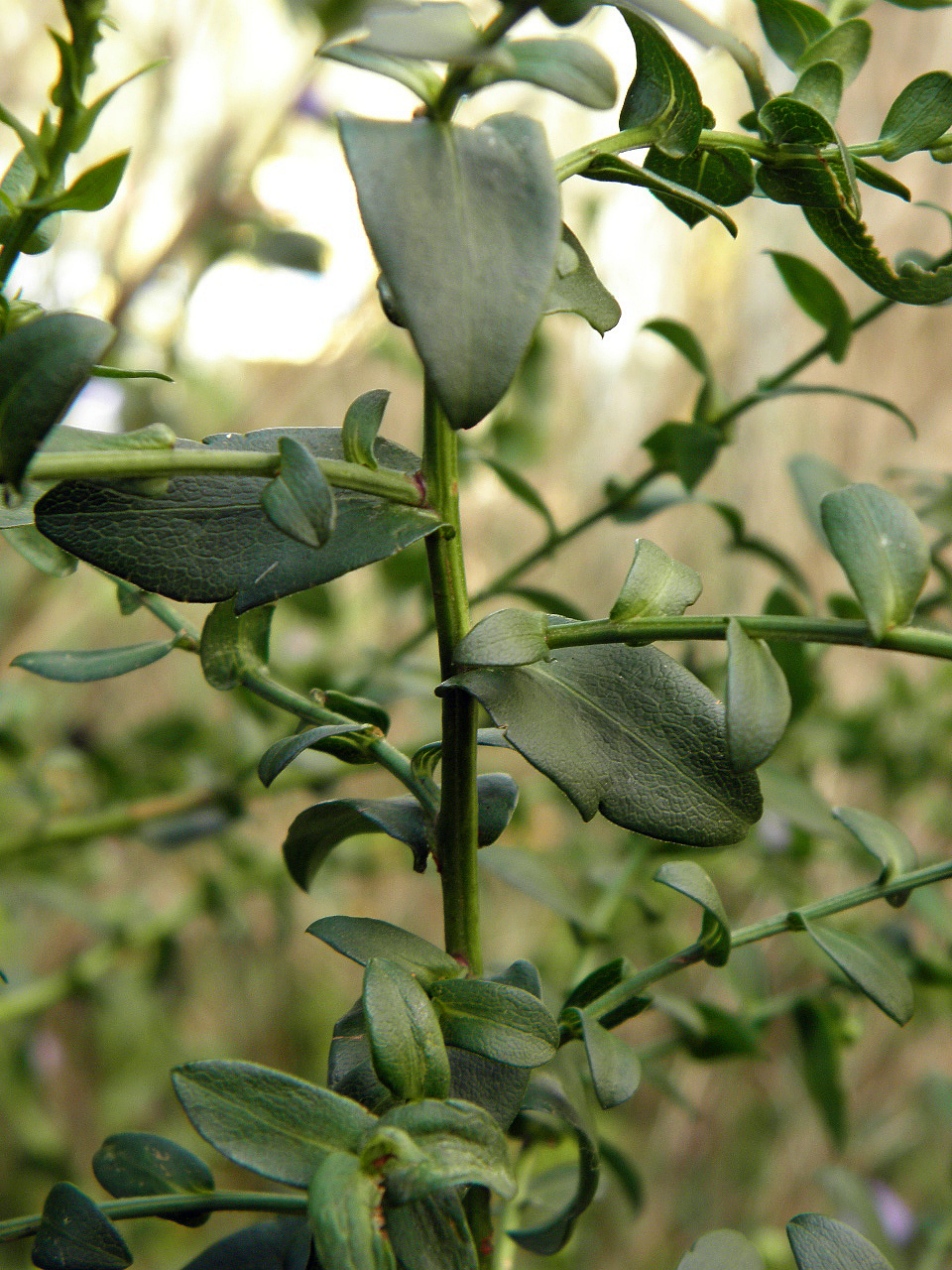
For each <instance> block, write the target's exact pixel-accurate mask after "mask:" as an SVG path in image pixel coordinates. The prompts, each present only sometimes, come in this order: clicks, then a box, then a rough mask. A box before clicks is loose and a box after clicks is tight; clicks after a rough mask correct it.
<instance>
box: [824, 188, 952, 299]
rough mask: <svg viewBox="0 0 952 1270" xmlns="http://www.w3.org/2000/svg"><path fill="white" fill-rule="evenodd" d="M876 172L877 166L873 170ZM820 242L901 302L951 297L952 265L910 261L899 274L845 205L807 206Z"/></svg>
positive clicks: (864, 278) (869, 282) (876, 287)
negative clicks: (927, 266) (924, 265)
mask: <svg viewBox="0 0 952 1270" xmlns="http://www.w3.org/2000/svg"><path fill="white" fill-rule="evenodd" d="M870 170H871V171H875V169H870ZM803 214H804V216H805V217H806V218H807V223H808V224H809V226H810V228H811V229H812V230H813V232H814V233H815V234H816V236H817V238H819V240H820V242H821V243H823V245H824V246H825V247H827V248H829V250H830V251H832V253H833V255H834V256H836V257H837V258H838V259H840V260H842V262H843V264H844V265H846V267H847V269H851V270H852V271H853V273H855V274H856V276H857V277H858V278H861V279H862V281H863V282H865V283H866V285H867V286H868V287H872V289H873V290H874V291H878V292H879V294H880V295H883V296H885V297H886V298H887V299H889V300H895V301H896V302H897V303H899V304H941V303H942V302H943V301H944V300H948V299H950V298H952V265H944V266H939V267H937V268H934V269H924V268H922V266H921V265H917V264H915V263H913V262H911V261H910V262H907V263H906V264H904V265H903V266H902V269H901V271H900V272H899V273H897V272H896V271H895V269H893V267H892V266H891V265H890V263H889V261H888V260H886V259H885V257H884V256H882V255H880V253H879V251H878V249H877V247H876V244H875V243H874V242H873V240H872V238H871V237H870V233H869V230H868V229H867V228H866V226H865V225H864V224H863V222H862V221H861V220H858V219H857V218H856V217H855V216H853V215H851V214H850V212H848V211H846V210H844V209H843V208H832V207H804V209H803Z"/></svg>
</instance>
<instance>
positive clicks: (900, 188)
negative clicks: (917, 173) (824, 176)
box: [853, 0, 942, 203]
mask: <svg viewBox="0 0 952 1270" xmlns="http://www.w3.org/2000/svg"><path fill="white" fill-rule="evenodd" d="M893 2H894V0H893ZM930 154H931V155H932V157H933V158H935V157H936V154H937V151H935V150H931V151H930ZM938 162H940V163H941V162H942V160H941V159H940V160H938ZM853 167H854V168H855V169H856V179H857V180H858V181H862V182H863V184H864V185H869V186H871V187H872V188H873V189H874V190H882V191H883V193H885V194H892V195H893V196H894V197H895V198H901V199H902V200H903V201H904V202H906V203H911V202H912V194H911V193H910V191H909V187H908V186H907V185H903V183H902V181H897V180H896V178H895V177H894V176H892V175H891V174H890V173H889V172H884V171H883V170H882V169H881V168H877V167H874V166H873V165H872V163H867V162H866V160H865V159H859V158H857V157H856V155H854V156H853Z"/></svg>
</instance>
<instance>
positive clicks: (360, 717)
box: [322, 688, 390, 735]
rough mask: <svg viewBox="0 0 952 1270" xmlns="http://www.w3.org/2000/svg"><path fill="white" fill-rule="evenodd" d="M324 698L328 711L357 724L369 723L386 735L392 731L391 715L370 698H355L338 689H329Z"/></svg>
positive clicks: (323, 695)
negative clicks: (334, 711) (333, 711)
mask: <svg viewBox="0 0 952 1270" xmlns="http://www.w3.org/2000/svg"><path fill="white" fill-rule="evenodd" d="M322 697H323V704H324V705H325V706H327V708H328V710H336V711H337V713H338V714H343V715H346V716H347V718H348V719H353V720H354V721H355V722H356V723H369V724H370V726H371V727H372V728H379V729H380V731H381V732H383V733H384V734H385V735H386V733H387V732H389V731H390V715H389V714H387V712H386V710H385V709H384V708H383V706H381V705H378V703H377V702H376V701H372V700H371V699H370V698H369V697H354V696H352V695H351V694H350V693H349V692H338V691H337V689H336V688H328V689H327V691H326V692H324V693H323V694H322Z"/></svg>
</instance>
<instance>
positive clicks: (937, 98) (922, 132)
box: [879, 71, 952, 162]
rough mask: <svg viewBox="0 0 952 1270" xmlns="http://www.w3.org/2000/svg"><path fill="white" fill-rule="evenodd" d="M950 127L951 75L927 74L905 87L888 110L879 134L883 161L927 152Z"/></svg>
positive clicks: (951, 110) (940, 72) (951, 126)
mask: <svg viewBox="0 0 952 1270" xmlns="http://www.w3.org/2000/svg"><path fill="white" fill-rule="evenodd" d="M949 128H952V75H949V74H948V73H947V72H946V71H929V72H928V73H927V74H925V75H920V76H919V77H918V79H914V80H913V81H912V83H911V84H907V85H906V87H905V88H904V89H903V90H902V92H901V93H900V94H899V96H898V97H897V98H896V100H895V101H894V102H893V104H892V105H891V106H890V107H889V113H888V114H887V116H886V119H885V122H884V123H883V126H882V131H881V132H880V134H879V140H880V141H881V142H883V143H885V144H884V146H883V149H882V151H881V153H882V156H883V158H884V159H888V160H889V161H890V162H895V160H896V159H901V158H903V157H904V156H905V155H907V154H912V153H913V151H914V150H928V149H929V147H930V146H932V145H934V144H935V143H936V142H937V141H938V140H939V138H940V137H941V136H942V135H943V134H944V133H945V132H946V131H947V130H948V129H949Z"/></svg>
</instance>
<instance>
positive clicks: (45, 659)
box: [10, 639, 175, 684]
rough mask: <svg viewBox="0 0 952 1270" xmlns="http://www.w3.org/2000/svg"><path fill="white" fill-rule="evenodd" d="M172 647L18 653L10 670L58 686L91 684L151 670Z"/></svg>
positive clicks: (162, 642) (165, 643)
mask: <svg viewBox="0 0 952 1270" xmlns="http://www.w3.org/2000/svg"><path fill="white" fill-rule="evenodd" d="M174 647H175V640H174V639H157V640H152V641H151V642H150V643H148V644H129V645H128V646H127V647H125V648H94V649H89V650H86V649H83V650H80V651H77V652H69V653H67V652H63V653H58V652H57V653H21V654H20V656H19V657H14V659H13V661H12V662H11V663H10V665H11V666H19V667H20V669H21V670H28V671H29V672H30V674H32V675H40V676H41V677H42V678H43V679H57V680H59V682H60V683H68V684H82V683H91V682H92V681H93V680H96V679H115V678H116V677H117V676H118V675H128V674H129V672H130V671H132V670H139V669H141V667H143V666H151V665H152V663H153V662H154V661H160V660H161V659H162V658H163V657H166V656H168V654H169V653H170V652H171V651H172V649H173V648H174Z"/></svg>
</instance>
